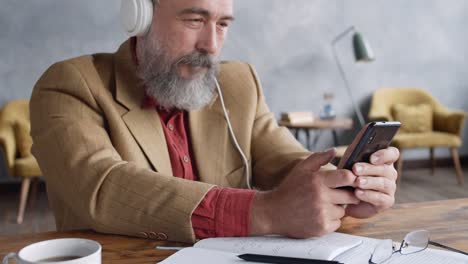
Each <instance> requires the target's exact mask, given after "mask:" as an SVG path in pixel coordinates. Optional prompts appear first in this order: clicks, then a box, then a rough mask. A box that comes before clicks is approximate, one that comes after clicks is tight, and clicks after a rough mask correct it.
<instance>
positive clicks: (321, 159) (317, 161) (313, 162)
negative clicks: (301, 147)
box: [303, 148, 336, 171]
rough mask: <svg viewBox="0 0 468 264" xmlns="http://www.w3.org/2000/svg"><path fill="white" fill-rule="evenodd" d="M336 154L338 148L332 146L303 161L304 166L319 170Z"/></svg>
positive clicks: (308, 168)
mask: <svg viewBox="0 0 468 264" xmlns="http://www.w3.org/2000/svg"><path fill="white" fill-rule="evenodd" d="M335 155H336V149H334V148H332V149H329V150H326V151H324V152H316V153H313V154H312V155H310V156H309V157H308V158H307V159H306V160H304V161H303V165H304V168H305V169H307V170H311V171H318V170H320V168H321V167H322V166H324V165H326V164H328V163H329V162H330V161H332V159H333V158H334V157H335Z"/></svg>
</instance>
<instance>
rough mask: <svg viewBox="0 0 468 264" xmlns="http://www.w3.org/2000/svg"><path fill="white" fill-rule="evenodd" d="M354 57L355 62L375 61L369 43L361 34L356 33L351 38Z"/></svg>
mask: <svg viewBox="0 0 468 264" xmlns="http://www.w3.org/2000/svg"><path fill="white" fill-rule="evenodd" d="M353 48H354V57H355V59H356V61H357V62H370V61H373V60H375V56H374V52H373V51H372V49H371V47H370V45H369V43H368V42H367V41H366V39H365V38H364V37H363V36H362V34H361V33H359V32H356V33H354V36H353Z"/></svg>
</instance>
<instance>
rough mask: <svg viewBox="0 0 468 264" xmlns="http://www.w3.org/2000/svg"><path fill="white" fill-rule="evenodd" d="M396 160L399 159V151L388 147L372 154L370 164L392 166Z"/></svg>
mask: <svg viewBox="0 0 468 264" xmlns="http://www.w3.org/2000/svg"><path fill="white" fill-rule="evenodd" d="M398 158H400V151H399V150H398V149H397V148H395V147H388V148H386V149H382V150H379V151H376V152H375V153H374V154H372V155H371V157H370V163H372V164H374V165H381V164H393V163H395V162H396V161H397V160H398Z"/></svg>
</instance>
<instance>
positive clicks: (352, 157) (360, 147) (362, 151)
mask: <svg viewBox="0 0 468 264" xmlns="http://www.w3.org/2000/svg"><path fill="white" fill-rule="evenodd" d="M400 126H401V123H400V122H371V123H369V124H367V125H366V126H365V127H364V129H363V130H362V131H361V132H360V133H359V134H358V137H356V138H355V140H354V141H353V144H351V145H350V147H348V149H347V150H346V152H345V155H344V156H343V158H342V160H340V163H339V165H338V167H339V168H340V169H348V170H351V169H352V168H353V165H354V164H355V163H357V162H370V161H369V159H370V156H371V155H372V154H373V153H374V152H376V151H378V150H381V149H385V148H387V147H388V146H390V143H391V141H392V139H393V137H394V136H395V134H396V133H397V132H398V129H399V128H400Z"/></svg>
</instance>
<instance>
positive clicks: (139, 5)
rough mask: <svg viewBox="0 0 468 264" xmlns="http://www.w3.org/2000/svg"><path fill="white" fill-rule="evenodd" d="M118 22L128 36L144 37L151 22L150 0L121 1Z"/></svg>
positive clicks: (151, 8)
mask: <svg viewBox="0 0 468 264" xmlns="http://www.w3.org/2000/svg"><path fill="white" fill-rule="evenodd" d="M120 20H121V23H122V26H123V28H124V29H125V31H126V32H127V34H128V35H129V36H131V37H133V36H144V35H146V34H147V33H148V31H149V29H150V27H151V22H152V21H153V2H152V0H122V3H121V6H120Z"/></svg>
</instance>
